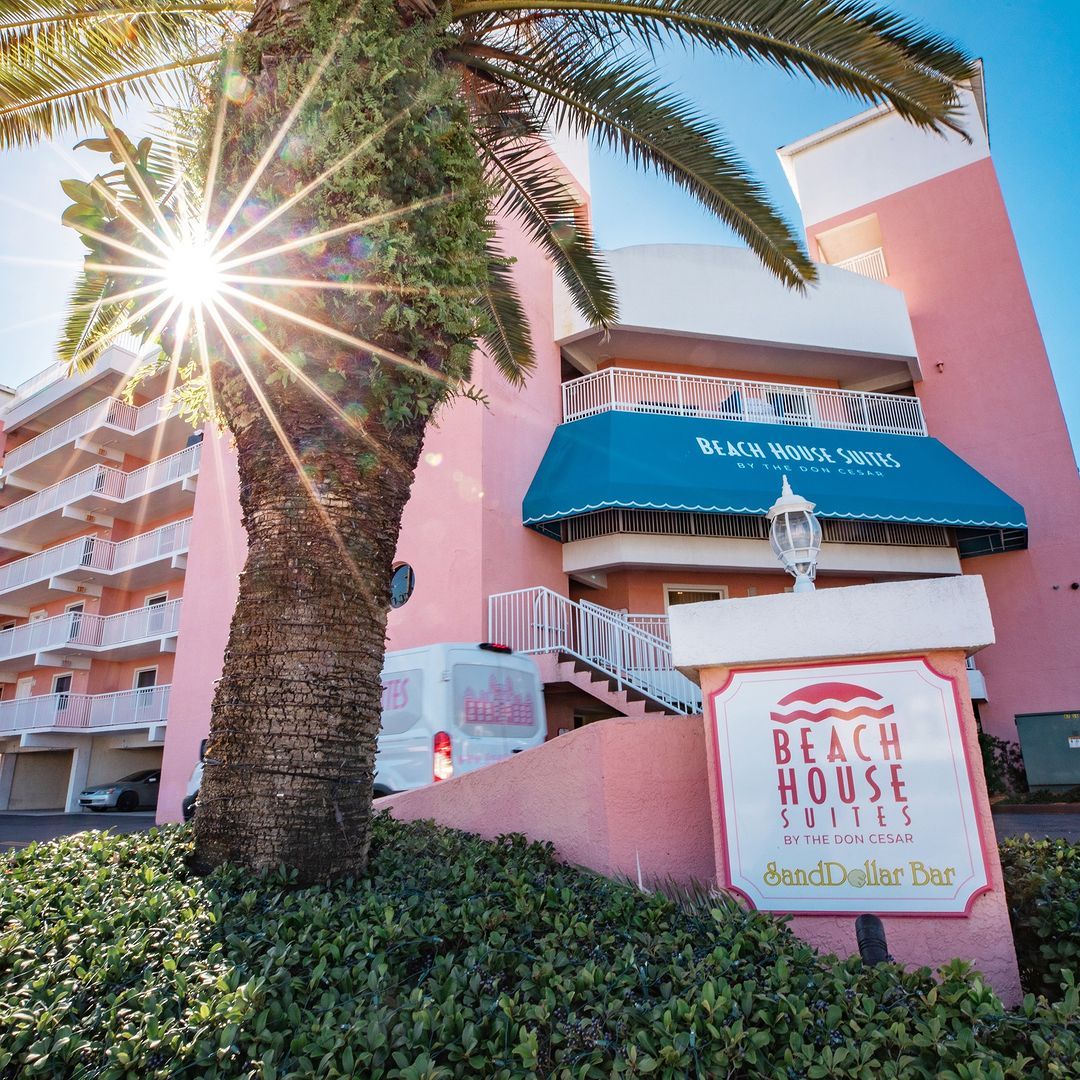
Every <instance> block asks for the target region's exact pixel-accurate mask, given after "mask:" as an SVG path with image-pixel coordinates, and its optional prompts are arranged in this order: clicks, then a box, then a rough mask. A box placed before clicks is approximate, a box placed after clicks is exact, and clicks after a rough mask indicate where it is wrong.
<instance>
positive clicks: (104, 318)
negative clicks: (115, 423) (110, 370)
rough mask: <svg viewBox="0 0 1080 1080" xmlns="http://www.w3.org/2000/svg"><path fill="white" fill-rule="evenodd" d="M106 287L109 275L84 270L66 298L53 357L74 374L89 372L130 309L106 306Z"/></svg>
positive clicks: (127, 306) (125, 305)
mask: <svg viewBox="0 0 1080 1080" xmlns="http://www.w3.org/2000/svg"><path fill="white" fill-rule="evenodd" d="M109 287H110V282H109V276H108V274H105V273H103V272H101V271H98V270H83V271H81V272H80V274H79V277H78V280H77V281H76V282H75V287H74V288H73V289H72V292H71V296H70V297H69V298H68V305H67V316H66V317H65V319H64V324H63V326H62V327H61V328H60V338H59V341H58V342H57V346H56V358H57V360H59V361H60V362H61V363H64V364H67V365H68V366H69V367H71V368H72V369H73V370H75V371H88V370H89V369H90V368H92V367H93V366H94V364H95V363H96V362H97V359H98V357H99V356H100V355H101V354H102V352H104V351H105V349H107V348H108V347H109V345H110V343H111V342H112V341H113V339H114V338H115V336H116V333H117V330H118V327H120V325H121V324H122V323H123V321H124V320H125V318H126V317H127V316H128V314H129V313H130V309H131V308H132V306H133V305H132V304H131V303H126V304H125V303H109V302H108V292H109Z"/></svg>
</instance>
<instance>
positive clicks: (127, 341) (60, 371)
mask: <svg viewBox="0 0 1080 1080" xmlns="http://www.w3.org/2000/svg"><path fill="white" fill-rule="evenodd" d="M112 345H113V346H114V347H116V348H120V349H124V350H126V351H127V352H130V353H134V354H135V355H136V356H137V355H138V354H139V352H140V351H141V350H142V347H143V346H142V342H141V341H140V340H139V338H137V337H136V336H135V335H134V334H118V335H117V337H116V338H115V339H114V340H113V342H112ZM67 376H68V369H67V366H66V365H65V364H50V365H49V366H48V367H47V368H44V369H43V370H41V371H39V372H37V374H35V375H31V376H30V378H29V379H24V380H23V381H22V382H21V383H19V385H18V386H16V387H15V396H14V397H13V398H12V399H11V400H10V401H9V402H8V403H7V404H6V406H5V407H4V410H3V411H4V412H6V411H7V410H8V409H10V408H12V406H14V405H21V404H22V403H23V402H24V401H25V400H26V399H27V398H29V397H33V396H34V394H37V393H40V392H41V391H42V390H44V389H45V388H46V387H48V386H52V385H53V383H58V382H60V380H61V379H64V378H67Z"/></svg>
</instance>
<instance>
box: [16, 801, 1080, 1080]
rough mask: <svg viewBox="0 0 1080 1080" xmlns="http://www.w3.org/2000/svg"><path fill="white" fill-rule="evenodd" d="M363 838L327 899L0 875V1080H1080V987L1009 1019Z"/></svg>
mask: <svg viewBox="0 0 1080 1080" xmlns="http://www.w3.org/2000/svg"><path fill="white" fill-rule="evenodd" d="M375 839H376V851H375V855H374V859H373V864H372V868H371V869H372V877H371V879H370V880H363V881H355V882H346V883H343V884H341V885H339V886H336V887H334V888H329V889H305V890H299V889H294V888H290V887H289V885H288V882H287V881H286V880H283V879H281V878H280V877H278V878H263V879H255V878H252V877H249V876H243V875H241V874H239V873H237V872H223V873H219V874H217V875H215V876H214V877H211V878H208V879H198V878H196V877H194V876H192V875H190V874H189V873H188V872H187V871H186V869H185V858H186V856H187V855H188V853H189V849H190V841H189V833H188V831H187V830H186V829H183V828H180V827H170V828H166V829H163V830H160V831H158V830H153V831H151V832H150V833H147V834H142V835H128V836H109V835H103V834H100V833H84V834H81V835H79V836H75V837H72V838H68V839H64V840H59V841H56V842H53V843H50V844H48V845H44V846H38V847H31V848H28V849H26V850H25V851H23V852H19V853H16V854H14V855H12V856H9V857H7V861H6V862H4V861H3V860H0V868H2V869H3V870H4V873H3V874H2V875H0V912H3V924H4V925H3V929H2V930H0V1076H3V1077H5V1078H6V1077H11V1078H14V1077H19V1078H20V1080H22V1078H26V1077H44V1076H49V1077H65V1078H67V1077H71V1078H79V1080H82V1078H90V1077H94V1078H120V1077H130V1078H132V1080H146V1078H150V1077H187V1078H193V1077H198V1078H209V1080H213V1078H215V1077H260V1078H263V1080H281V1078H284V1077H312V1076H317V1077H319V1078H320V1080H321V1078H327V1080H332V1078H334V1077H356V1078H367V1077H395V1078H402V1080H406V1078H408V1080H425V1078H426V1080H435V1078H445V1077H470V1078H473V1077H482V1078H485V1080H487V1078H495V1077H510V1076H542V1077H566V1078H570V1077H574V1078H583V1077H608V1076H612V1075H620V1076H621V1075H626V1076H637V1075H639V1074H640V1075H647V1076H650V1077H693V1076H698V1077H716V1076H721V1077H723V1076H733V1077H775V1078H781V1080H796V1078H803V1077H805V1078H821V1080H826V1078H829V1080H831V1078H834V1077H860V1078H861V1077H867V1078H870V1077H874V1078H878V1077H904V1078H911V1077H915V1078H917V1077H942V1078H946V1080H947V1078H953V1080H975V1078H981V1077H986V1078H998V1077H1075V1076H1076V1075H1077V1065H1076V1063H1077V1062H1078V1061H1080V1037H1078V1029H1080V1007H1078V995H1077V991H1076V989H1075V988H1070V989H1068V990H1067V992H1066V993H1065V995H1064V999H1063V1000H1062V1001H1061V1002H1060V1003H1059V1004H1057V1005H1054V1006H1050V1005H1047V1004H1046V1002H1045V1001H1039V1002H1036V1000H1035V999H1034V998H1031V997H1029V998H1028V999H1027V1000H1026V1002H1025V1005H1024V1008H1023V1009H1022V1010H1021V1011H1019V1012H1016V1013H1007V1012H1005V1010H1003V1008H1002V1006H1001V1003H1000V1002H999V1001H998V1000H997V998H996V997H995V996H994V994H993V993H992V992H991V990H990V989H989V987H988V986H987V985H986V984H985V983H984V982H983V981H982V979H981V978H980V977H979V976H978V975H977V974H975V973H974V972H972V971H971V970H970V969H968V968H966V967H965V966H964V965H962V964H959V963H954V964H952V965H950V966H949V967H948V968H946V969H945V971H944V978H943V981H942V982H941V983H940V984H935V982H934V981H933V980H932V979H931V977H930V974H929V972H928V971H925V970H923V971H919V972H915V973H908V974H904V973H902V972H901V971H900V970H899V969H896V968H893V967H881V968H877V969H873V970H870V971H866V970H863V968H862V967H861V965H860V963H859V962H858V961H847V962H843V963H840V962H837V961H836V960H835V959H833V958H828V957H819V956H818V955H817V954H816V953H815V952H814V951H813V950H812V949H810V948H809V947H808V946H806V945H805V944H803V943H802V942H800V941H799V940H798V939H797V938H795V937H794V936H793V935H792V934H791V933H790V932H789V931H788V929H787V928H786V927H785V926H784V925H783V924H782V923H781V922H779V921H777V920H775V919H773V918H770V917H768V916H766V915H762V914H758V913H747V912H744V911H742V910H741V909H739V908H738V907H736V906H734V905H732V904H728V903H724V902H721V901H718V900H715V899H714V900H712V901H711V902H703V901H699V902H696V903H687V904H682V905H678V904H676V903H674V902H672V901H671V900H669V899H666V898H664V897H663V896H659V895H655V894H653V895H646V894H642V893H640V892H639V891H637V890H636V889H635V888H633V887H632V886H630V885H628V884H622V883H618V882H612V881H608V880H606V879H604V878H601V877H597V876H595V875H592V874H588V873H585V872H582V871H578V870H574V869H572V868H569V867H566V866H563V865H561V864H559V863H557V862H556V861H555V860H554V859H553V857H552V854H551V851H550V849H548V848H546V847H543V846H540V845H536V844H528V843H526V842H525V841H523V840H522V839H520V838H505V839H503V840H501V841H498V842H494V843H490V842H485V841H482V840H478V839H476V838H473V837H469V836H466V835H464V834H461V833H454V832H450V831H447V830H443V829H439V828H436V827H434V826H431V825H401V824H396V823H394V822H392V821H390V820H388V819H387V818H385V817H384V816H380V818H379V820H378V822H377V825H376V833H375Z"/></svg>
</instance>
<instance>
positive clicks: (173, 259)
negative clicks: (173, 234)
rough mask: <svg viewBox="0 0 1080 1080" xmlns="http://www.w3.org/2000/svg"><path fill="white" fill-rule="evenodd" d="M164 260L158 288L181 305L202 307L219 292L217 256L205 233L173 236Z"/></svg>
mask: <svg viewBox="0 0 1080 1080" xmlns="http://www.w3.org/2000/svg"><path fill="white" fill-rule="evenodd" d="M165 260H166V261H165V271H164V275H163V278H162V291H163V292H164V293H165V294H166V295H167V296H168V297H169V298H170V299H172V300H175V301H177V302H178V303H179V304H180V306H181V307H183V308H187V309H189V310H190V309H192V308H200V307H205V306H206V305H208V304H212V303H213V302H214V301H215V300H216V299H218V298H219V297H220V296H221V292H222V287H223V285H224V284H225V282H224V279H223V278H222V270H221V257H220V255H219V254H218V253H217V252H216V251H215V249H214V245H213V244H212V242H211V241H210V238H209V237H206V238H202V237H197V236H186V237H182V238H177V239H176V240H175V241H174V243H173V244H171V245H170V247H169V251H168V254H167V255H166V256H165Z"/></svg>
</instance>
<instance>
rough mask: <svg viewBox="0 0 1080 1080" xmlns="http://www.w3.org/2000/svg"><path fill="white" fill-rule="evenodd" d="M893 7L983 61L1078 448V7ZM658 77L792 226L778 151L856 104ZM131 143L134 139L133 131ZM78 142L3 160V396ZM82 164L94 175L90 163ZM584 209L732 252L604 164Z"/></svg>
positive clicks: (17, 375)
mask: <svg viewBox="0 0 1080 1080" xmlns="http://www.w3.org/2000/svg"><path fill="white" fill-rule="evenodd" d="M893 6H894V7H895V8H896V9H897V10H899V11H902V12H903V13H905V14H908V15H911V16H913V17H915V18H918V19H921V20H923V21H925V22H928V23H931V24H932V25H933V26H934V28H935V29H937V30H938V31H940V32H942V33H945V34H948V35H950V36H952V37H954V38H956V39H958V40H959V41H960V42H961V43H962V44H964V45H965V46H966V47H967V48H969V49H970V50H971V51H972V52H974V53H975V54H976V55H979V56H981V57H982V58H983V59H984V61H985V63H986V78H987V93H988V99H989V115H990V139H991V148H992V151H993V156H994V161H995V163H996V166H997V170H998V175H999V177H1000V180H1001V185H1002V188H1003V189H1004V193H1005V201H1006V204H1007V206H1008V208H1009V213H1010V216H1011V218H1012V223H1013V228H1014V230H1015V233H1016V237H1017V242H1018V244H1019V248H1020V254H1021V257H1022V259H1023V263H1024V268H1025V270H1026V272H1027V277H1028V283H1029V286H1030V288H1031V292H1032V296H1033V299H1034V302H1035V309H1036V311H1037V313H1038V316H1039V320H1040V323H1041V325H1042V329H1043V334H1044V336H1045V338H1046V344H1047V349H1048V351H1049V353H1050V358H1051V363H1052V364H1053V367H1054V373H1055V376H1056V378H1057V382H1058V387H1059V390H1060V392H1061V397H1062V403H1063V405H1064V408H1065V413H1066V417H1067V419H1068V421H1069V424H1070V427H1071V430H1072V433H1073V442H1074V445H1077V444H1080V364H1078V363H1077V354H1076V345H1075V342H1076V340H1077V337H1078V335H1080V325H1078V323H1080V314H1078V313H1080V304H1077V302H1076V300H1075V299H1074V296H1073V293H1074V292H1075V285H1074V284H1073V278H1074V269H1073V263H1074V262H1075V260H1076V257H1077V252H1078V251H1080V217H1078V215H1077V213H1076V205H1077V196H1078V194H1080V192H1078V182H1077V178H1076V170H1077V165H1078V163H1080V116H1078V115H1077V113H1076V110H1075V107H1074V102H1075V81H1076V80H1077V78H1078V77H1080V62H1078V61H1077V60H1076V54H1075V42H1076V41H1077V40H1080V0H898V2H897V3H895V4H894V5H893ZM665 72H666V74H667V75H668V77H669V78H670V80H671V81H672V82H673V83H675V84H676V85H677V86H679V87H680V88H681V89H682V90H684V91H685V92H686V93H687V94H688V95H689V96H690V97H691V98H692V99H693V100H694V101H695V102H697V104H698V105H699V106H700V107H701V108H702V110H703V111H707V112H710V113H712V114H713V115H715V116H717V117H719V118H720V120H721V122H722V123H723V126H724V127H725V129H726V131H727V132H728V134H729V136H730V137H731V139H732V141H733V142H734V143H735V144H736V145H737V146H738V147H740V149H741V150H742V152H743V154H744V155H745V156H746V158H747V159H748V160H749V162H750V164H751V165H752V166H753V167H754V169H755V170H756V171H757V172H758V174H759V175H760V176H761V177H762V179H764V181H765V182H766V184H767V185H768V187H769V189H770V191H771V192H772V194H773V197H774V198H775V199H776V200H777V201H778V203H779V204H780V206H781V207H782V209H783V210H784V211H785V213H786V214H787V216H788V218H789V219H790V220H791V221H793V222H796V223H797V222H798V220H799V219H798V213H797V208H796V206H795V202H794V199H793V198H792V196H791V192H790V189H789V188H788V186H787V183H786V182H785V180H784V177H783V174H782V172H781V170H780V167H779V164H778V162H777V159H776V154H775V150H776V147H778V146H780V145H782V144H784V143H787V142H791V141H792V140H794V139H797V138H800V137H801V136H803V135H807V134H809V133H811V132H813V131H816V130H818V129H819V128H822V127H825V126H826V125H828V124H831V123H835V122H836V121H837V120H840V119H843V118H844V117H845V116H850V115H851V114H853V113H854V112H857V111H859V110H860V109H861V108H862V106H861V105H859V104H858V103H856V102H852V101H851V100H850V99H846V98H844V97H842V96H840V95H838V94H836V93H833V92H830V91H826V90H823V89H820V88H818V87H816V86H814V85H813V84H812V83H809V82H808V81H806V80H803V79H792V78H789V77H787V76H785V75H781V74H779V73H777V72H775V71H773V70H770V69H766V68H756V67H754V66H752V65H749V64H745V63H740V62H737V61H726V60H721V59H719V58H717V57H713V56H709V55H706V54H702V53H694V54H683V53H681V52H680V53H672V54H671V55H669V57H668V58H667V60H666V62H665ZM1070 106H1073V107H1070ZM131 130H132V131H133V132H137V131H138V130H139V124H138V122H137V121H136V122H135V123H133V124H132V125H131ZM74 141H75V139H74V138H71V139H66V140H63V142H62V143H61V144H60V145H58V146H47V147H41V148H38V149H35V150H33V151H23V152H18V153H14V154H12V153H8V154H6V155H4V156H3V157H2V158H0V381H2V382H7V383H9V384H10V383H17V382H19V381H21V380H22V379H25V378H27V377H28V376H30V375H32V374H33V373H34V372H35V371H37V370H39V369H40V368H41V367H43V366H45V364H47V363H48V362H49V359H50V355H51V353H50V350H51V348H52V345H53V343H54V341H55V337H56V331H57V326H58V321H59V313H60V312H61V311H62V310H63V305H64V301H65V299H66V296H67V293H68V291H69V289H70V286H71V283H72V280H73V276H74V271H73V270H72V269H71V268H70V267H67V266H63V265H48V263H49V262H50V261H54V262H61V263H62V262H64V261H67V262H72V261H77V260H78V259H79V258H80V257H81V245H80V244H79V242H78V240H77V239H76V238H75V236H74V234H73V233H71V231H70V230H68V229H64V228H62V227H61V226H60V224H59V219H60V213H61V212H62V210H63V208H64V206H65V205H66V201H67V200H66V199H65V198H64V196H63V194H62V192H61V191H60V187H59V180H60V179H61V178H62V177H66V176H74V175H77V173H78V167H77V166H73V165H72V158H73V156H72V154H71V151H70V150H69V149H68V148H69V147H70V145H71V144H72V143H73V142H74ZM79 157H80V158H81V160H82V161H83V162H87V161H88V160H89V161H93V158H95V157H96V155H87V154H85V153H83V154H81V155H79ZM93 164H94V165H96V164H97V163H96V161H95V162H93ZM593 200H594V201H593V207H594V213H595V221H596V230H597V235H598V238H599V240H600V242H601V244H602V245H604V246H606V247H621V246H623V245H626V244H635V243H658V242H668V243H680V242H694V243H730V242H731V239H730V237H729V236H728V234H727V233H726V231H725V230H724V228H723V227H722V226H721V225H720V224H719V223H717V222H715V221H713V220H711V219H710V218H709V217H708V216H707V215H705V214H704V213H702V212H701V211H699V210H698V209H697V208H696V207H695V206H694V204H693V203H691V201H690V200H689V199H688V198H687V197H686V196H684V195H683V194H682V193H681V192H679V191H676V190H674V189H673V188H671V187H670V186H668V185H667V184H665V183H664V182H663V181H660V180H658V179H656V178H654V177H650V176H644V175H641V174H635V173H634V172H633V170H632V169H631V168H630V167H629V166H627V165H626V164H624V163H623V162H620V161H618V160H617V159H615V158H612V157H610V156H608V155H605V154H597V153H594V155H593ZM12 258H14V259H17V260H27V261H15V262H13V261H11V259H12ZM32 260H37V261H32Z"/></svg>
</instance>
